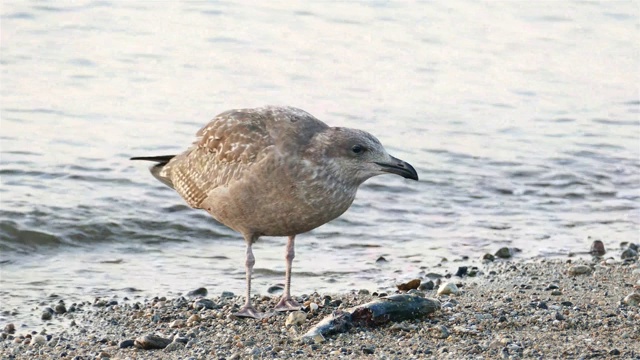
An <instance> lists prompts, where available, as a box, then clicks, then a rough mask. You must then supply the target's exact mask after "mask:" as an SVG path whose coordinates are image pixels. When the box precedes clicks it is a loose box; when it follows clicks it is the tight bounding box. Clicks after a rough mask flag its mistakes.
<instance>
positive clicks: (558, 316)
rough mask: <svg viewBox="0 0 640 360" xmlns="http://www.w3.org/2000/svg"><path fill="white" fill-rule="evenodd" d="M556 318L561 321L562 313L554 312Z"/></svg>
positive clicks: (562, 318)
mask: <svg viewBox="0 0 640 360" xmlns="http://www.w3.org/2000/svg"><path fill="white" fill-rule="evenodd" d="M556 320H559V321H563V320H564V316H563V315H562V314H560V313H559V312H556Z"/></svg>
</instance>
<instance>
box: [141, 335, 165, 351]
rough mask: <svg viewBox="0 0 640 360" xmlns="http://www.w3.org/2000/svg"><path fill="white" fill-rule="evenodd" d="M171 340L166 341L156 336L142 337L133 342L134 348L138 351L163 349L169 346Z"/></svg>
mask: <svg viewBox="0 0 640 360" xmlns="http://www.w3.org/2000/svg"><path fill="white" fill-rule="evenodd" d="M171 342H172V341H171V339H166V338H163V337H160V336H158V335H144V336H140V337H139V338H137V339H136V340H135V347H137V348H140V349H145V350H149V349H164V348H165V347H167V345H169V344H171Z"/></svg>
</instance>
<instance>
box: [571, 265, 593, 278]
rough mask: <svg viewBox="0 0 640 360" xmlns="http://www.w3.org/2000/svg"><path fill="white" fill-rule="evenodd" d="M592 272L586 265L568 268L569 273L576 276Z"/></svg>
mask: <svg viewBox="0 0 640 360" xmlns="http://www.w3.org/2000/svg"><path fill="white" fill-rule="evenodd" d="M591 272H593V269H591V267H589V266H587V265H574V266H572V267H570V268H569V275H571V276H578V275H589V274H591Z"/></svg>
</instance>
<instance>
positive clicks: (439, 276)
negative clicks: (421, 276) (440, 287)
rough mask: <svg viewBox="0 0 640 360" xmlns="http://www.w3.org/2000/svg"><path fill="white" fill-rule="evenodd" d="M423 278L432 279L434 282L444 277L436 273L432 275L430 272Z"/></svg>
mask: <svg viewBox="0 0 640 360" xmlns="http://www.w3.org/2000/svg"><path fill="white" fill-rule="evenodd" d="M425 276H426V277H428V278H429V279H434V280H437V279H442V278H443V277H444V276H442V275H441V274H438V273H432V272H431V273H428V274H426V275H425Z"/></svg>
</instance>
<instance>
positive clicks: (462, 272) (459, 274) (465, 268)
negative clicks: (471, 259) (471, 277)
mask: <svg viewBox="0 0 640 360" xmlns="http://www.w3.org/2000/svg"><path fill="white" fill-rule="evenodd" d="M468 271H469V267H468V266H460V267H459V268H458V270H457V271H456V276H457V277H463V276H465V275H467V273H468Z"/></svg>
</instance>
